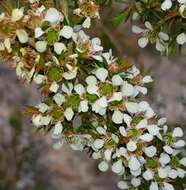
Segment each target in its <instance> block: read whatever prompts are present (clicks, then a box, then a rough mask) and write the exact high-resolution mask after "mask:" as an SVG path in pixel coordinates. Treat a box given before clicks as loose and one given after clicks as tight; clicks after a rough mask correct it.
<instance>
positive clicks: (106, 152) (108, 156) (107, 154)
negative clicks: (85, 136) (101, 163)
mask: <svg viewBox="0 0 186 190" xmlns="http://www.w3.org/2000/svg"><path fill="white" fill-rule="evenodd" d="M104 155H105V159H106V160H107V161H110V160H111V156H112V149H107V150H106V151H105V152H104Z"/></svg>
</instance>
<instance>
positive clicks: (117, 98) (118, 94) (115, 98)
mask: <svg viewBox="0 0 186 190" xmlns="http://www.w3.org/2000/svg"><path fill="white" fill-rule="evenodd" d="M122 98H123V97H122V93H121V92H114V93H113V95H112V97H111V98H110V100H109V102H112V101H121V100H122Z"/></svg>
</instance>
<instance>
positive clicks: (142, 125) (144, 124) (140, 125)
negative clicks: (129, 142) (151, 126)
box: [136, 119, 148, 129]
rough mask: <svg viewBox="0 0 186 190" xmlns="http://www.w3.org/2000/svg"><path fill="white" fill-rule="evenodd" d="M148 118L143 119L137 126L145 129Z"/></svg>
mask: <svg viewBox="0 0 186 190" xmlns="http://www.w3.org/2000/svg"><path fill="white" fill-rule="evenodd" d="M147 124H148V122H147V120H146V119H142V120H141V121H140V122H139V123H138V124H137V125H136V128H138V129H144V128H146V127H147Z"/></svg>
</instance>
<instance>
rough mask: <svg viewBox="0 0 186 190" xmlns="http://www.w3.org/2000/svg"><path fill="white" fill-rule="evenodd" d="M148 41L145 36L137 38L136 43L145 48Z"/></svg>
mask: <svg viewBox="0 0 186 190" xmlns="http://www.w3.org/2000/svg"><path fill="white" fill-rule="evenodd" d="M148 43H149V39H148V38H147V37H142V38H140V39H139V40H138V45H139V47H141V48H145V47H146V46H147V44H148Z"/></svg>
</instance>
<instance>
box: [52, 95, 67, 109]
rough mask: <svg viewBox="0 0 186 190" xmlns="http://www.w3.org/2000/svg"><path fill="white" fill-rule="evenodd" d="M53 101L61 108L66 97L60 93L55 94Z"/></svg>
mask: <svg viewBox="0 0 186 190" xmlns="http://www.w3.org/2000/svg"><path fill="white" fill-rule="evenodd" d="M53 99H54V101H55V102H56V104H57V105H58V106H61V105H62V104H63V103H64V102H65V97H64V96H63V95H62V94H60V93H57V94H55V96H54V97H53Z"/></svg>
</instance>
